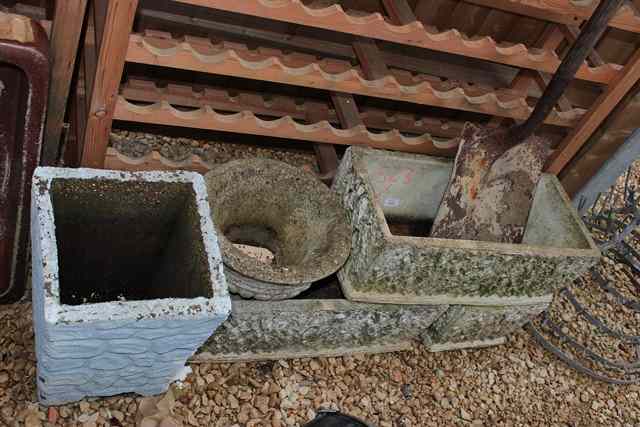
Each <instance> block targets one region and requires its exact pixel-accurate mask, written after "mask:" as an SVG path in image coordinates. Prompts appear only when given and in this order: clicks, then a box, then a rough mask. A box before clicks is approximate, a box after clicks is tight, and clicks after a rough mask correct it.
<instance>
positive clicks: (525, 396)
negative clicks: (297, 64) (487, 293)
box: [0, 131, 640, 427]
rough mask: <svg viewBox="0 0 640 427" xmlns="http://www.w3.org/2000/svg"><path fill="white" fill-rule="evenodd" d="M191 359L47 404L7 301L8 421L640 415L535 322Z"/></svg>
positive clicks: (215, 149)
mask: <svg viewBox="0 0 640 427" xmlns="http://www.w3.org/2000/svg"><path fill="white" fill-rule="evenodd" d="M111 142H112V145H113V146H114V147H115V148H116V149H118V150H119V151H121V152H123V153H125V154H127V155H130V156H132V157H139V156H142V155H144V154H146V153H147V152H149V151H150V150H158V151H160V152H161V153H163V154H164V155H165V156H167V157H170V158H172V159H174V160H180V159H181V158H184V157H186V156H187V155H190V154H191V153H194V154H197V155H200V156H201V157H203V158H205V159H206V160H207V161H209V162H211V163H212V164H215V163H223V162H226V161H229V160H232V159H235V158H245V157H255V156H258V157H268V158H274V159H277V160H282V161H286V162H287V163H290V164H293V165H296V166H305V165H306V166H308V165H310V164H315V160H314V158H313V155H312V154H310V153H309V152H304V151H299V152H298V151H296V150H288V149H282V150H278V149H275V150H274V149H270V148H261V147H256V146H253V147H248V146H246V145H243V144H234V143H226V142H225V143H217V142H211V141H204V140H194V139H187V138H169V137H164V136H155V135H152V134H143V133H135V132H126V131H118V132H114V133H113V134H112V139H111ZM637 179H638V176H637V174H636V175H634V180H635V182H637ZM633 244H634V245H638V246H639V247H640V244H638V242H633ZM624 269H627V270H628V268H627V267H626V266H623V265H622V264H616V263H614V262H613V261H611V260H608V259H605V261H604V262H603V264H602V271H603V273H604V274H605V275H606V277H608V278H611V280H612V281H613V283H616V285H617V289H618V290H619V291H620V292H622V293H623V294H624V295H626V296H627V297H629V298H638V295H637V293H638V292H637V288H636V287H635V286H634V285H633V283H631V281H630V280H629V278H628V277H627V275H625V274H624V271H623V270H624ZM572 289H573V291H574V293H575V294H576V297H577V298H579V299H580V301H581V303H583V304H584V305H585V306H588V308H589V309H590V310H594V312H595V313H596V314H598V315H601V316H602V317H603V319H604V320H606V322H607V324H609V325H610V326H611V327H614V328H616V329H617V330H620V331H622V332H624V333H627V334H637V331H638V326H639V325H640V317H638V314H637V313H635V312H633V311H631V310H628V309H620V307H619V305H616V304H615V301H611V299H610V298H609V297H608V296H607V295H606V294H605V293H603V292H602V291H600V290H599V288H598V287H597V286H596V285H595V284H594V283H593V282H592V281H590V280H583V281H580V282H578V283H576V284H575V285H573V286H572ZM550 316H551V317H552V318H553V319H554V320H557V321H558V323H561V324H562V325H563V327H565V328H566V332H570V333H571V334H572V335H574V336H576V337H577V338H578V339H579V340H580V341H581V342H583V343H585V344H587V345H589V346H590V347H592V348H593V349H594V350H597V351H598V353H602V354H606V355H608V356H609V357H610V358H614V359H619V360H626V361H630V360H632V359H633V356H634V354H633V352H632V351H631V350H630V349H629V348H627V347H625V346H624V345H622V346H621V345H620V342H619V341H616V340H611V339H610V338H609V337H606V336H604V335H603V334H600V333H598V331H595V330H594V329H593V328H592V327H591V326H590V325H589V324H588V323H586V322H584V321H583V320H582V317H581V316H580V315H579V314H578V313H576V312H575V310H573V309H572V307H571V305H570V304H569V303H568V302H567V301H566V299H565V298H562V297H560V296H558V297H557V298H556V299H555V301H554V303H553V306H552V308H551V310H550ZM191 368H192V370H193V372H192V374H190V375H189V376H188V377H187V378H186V380H185V381H184V382H183V383H181V384H176V385H173V386H172V388H171V389H170V391H169V392H167V393H166V394H165V395H163V396H158V397H156V398H141V397H137V396H133V395H131V396H117V397H112V398H105V399H87V400H83V401H81V402H78V403H75V404H70V405H63V406H57V407H51V408H44V407H41V406H39V405H38V404H37V403H36V390H35V354H34V344H33V330H32V321H31V306H30V304H28V303H18V304H13V305H7V306H0V425H8V426H22V425H26V426H29V427H35V426H51V425H59V426H86V427H90V426H133V425H142V426H145V427H154V426H162V427H171V426H222V427H227V426H254V427H256V426H267V427H272V426H273V427H277V426H297V425H302V424H304V423H305V422H307V421H309V420H310V419H312V418H313V417H314V416H315V411H317V410H318V409H320V408H332V409H339V410H342V411H344V412H346V413H350V414H352V415H355V416H359V417H361V418H363V419H366V420H367V421H369V422H371V423H372V424H373V425H376V426H380V427H384V426H387V427H391V426H393V427H409V426H449V425H452V426H456V425H459V426H494V425H499V426H502V425H504V426H519V425H521V426H524V425H542V426H547V425H554V426H556V425H557V426H595V425H602V426H638V425H640V403H639V399H638V397H639V393H640V385H627V386H613V385H608V384H605V383H602V382H597V381H594V380H592V379H590V378H589V377H586V376H584V375H582V374H579V373H577V372H576V371H574V370H572V369H571V368H569V367H568V366H567V365H565V364H564V363H562V362H561V361H559V360H558V359H557V358H556V357H555V356H553V355H551V354H550V353H548V352H546V351H545V350H543V349H542V348H541V347H540V346H539V345H538V344H537V343H536V342H535V341H534V340H533V339H532V338H531V337H530V336H529V334H528V333H527V332H525V331H519V332H518V333H516V334H514V335H513V336H511V337H510V338H509V339H508V342H507V344H505V345H503V346H500V347H494V348H488V349H481V350H473V351H464V350H463V351H456V352H446V353H429V352H427V351H425V350H424V349H423V348H421V347H416V348H415V349H414V350H413V351H409V352H399V353H391V354H383V355H370V356H353V357H336V358H317V359H300V360H287V361H279V362H262V363H235V364H192V365H191Z"/></svg>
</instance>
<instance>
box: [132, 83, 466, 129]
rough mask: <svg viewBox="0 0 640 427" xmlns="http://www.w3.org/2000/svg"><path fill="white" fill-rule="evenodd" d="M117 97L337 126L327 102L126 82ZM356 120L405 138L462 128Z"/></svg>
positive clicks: (428, 121)
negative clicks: (312, 118)
mask: <svg viewBox="0 0 640 427" xmlns="http://www.w3.org/2000/svg"><path fill="white" fill-rule="evenodd" d="M120 94H121V95H122V96H123V97H124V98H125V99H127V100H129V101H134V102H137V101H140V102H159V101H161V100H165V101H167V102H168V103H169V104H172V105H175V106H184V107H202V106H203V105H206V104H209V105H210V106H211V107H212V108H213V109H215V110H219V111H232V112H238V111H244V110H250V111H252V112H253V113H254V114H258V115H265V116H268V117H280V116H286V115H289V116H291V117H292V118H294V119H298V120H307V119H308V118H309V117H314V118H317V119H318V120H327V121H329V122H331V123H339V119H338V115H337V114H336V111H335V109H334V107H333V104H331V103H330V102H323V101H321V100H318V99H311V98H301V97H292V96H286V95H279V94H275V95H274V94H269V95H267V94H265V93H262V92H251V91H246V90H235V89H230V88H222V87H211V86H207V87H204V88H203V87H198V88H197V89H194V88H193V87H191V86H187V85H181V84H173V83H170V84H168V85H167V86H158V85H157V84H156V83H155V82H153V81H149V80H141V79H137V78H129V80H128V81H127V82H126V83H125V84H124V85H123V86H122V87H121V89H120ZM358 110H359V113H360V119H361V120H362V122H363V123H364V125H365V126H366V127H368V128H371V129H381V130H388V129H398V130H399V131H400V132H403V133H409V134H424V133H430V134H433V135H436V136H438V137H442V138H454V137H457V136H458V135H459V134H460V132H461V131H462V127H463V126H464V123H465V122H463V121H456V120H448V119H440V118H436V117H427V116H421V115H416V114H412V113H407V112H402V111H397V110H386V109H381V108H375V107H368V106H359V108H358Z"/></svg>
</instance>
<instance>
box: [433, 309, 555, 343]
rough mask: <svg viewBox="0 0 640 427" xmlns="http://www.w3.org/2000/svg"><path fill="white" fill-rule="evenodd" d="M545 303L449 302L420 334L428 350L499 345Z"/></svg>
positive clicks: (538, 312) (538, 311)
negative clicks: (468, 303)
mask: <svg viewBox="0 0 640 427" xmlns="http://www.w3.org/2000/svg"><path fill="white" fill-rule="evenodd" d="M548 306H549V303H546V302H543V303H538V304H526V305H504V306H473V305H451V306H449V308H448V309H447V311H446V312H445V313H444V314H443V315H442V316H440V317H439V318H438V319H437V320H436V321H435V322H434V323H433V324H432V325H431V326H430V327H429V330H428V331H427V333H426V334H425V335H424V339H423V343H424V344H425V345H426V346H427V348H428V349H429V350H430V351H446V350H458V349H463V348H475V347H488V346H492V345H498V344H502V343H504V342H505V341H506V336H508V335H509V334H511V333H512V332H514V331H516V330H517V329H520V328H521V327H522V326H523V325H524V324H525V323H527V322H528V321H529V320H532V319H533V318H534V317H535V316H537V315H538V314H540V313H542V312H543V311H544V310H546V309H547V307H548Z"/></svg>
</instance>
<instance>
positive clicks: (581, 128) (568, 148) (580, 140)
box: [547, 49, 640, 175]
mask: <svg viewBox="0 0 640 427" xmlns="http://www.w3.org/2000/svg"><path fill="white" fill-rule="evenodd" d="M638 79H640V49H637V50H636V52H635V53H634V54H633V56H632V57H631V59H629V62H627V65H625V67H624V68H623V69H622V72H621V73H620V75H619V76H618V78H616V79H615V80H614V82H612V83H611V84H610V85H609V86H608V87H607V90H605V91H604V92H603V93H602V95H600V96H599V97H598V99H597V100H596V102H595V103H594V105H593V107H591V108H590V109H589V111H587V113H586V114H585V115H584V116H583V117H582V119H581V120H580V123H578V125H577V126H576V127H575V128H573V130H572V131H571V133H569V135H567V136H566V138H565V139H564V140H563V141H562V142H561V143H560V145H559V146H558V148H557V149H556V151H555V153H554V155H553V157H552V159H551V161H550V162H549V165H548V167H547V172H549V173H553V174H556V175H557V174H559V173H560V172H561V171H562V169H563V168H564V167H565V166H566V165H567V163H569V161H570V160H571V159H572V158H573V156H574V155H575V154H576V153H577V152H578V150H580V148H581V147H582V146H583V145H584V144H585V143H586V142H587V140H588V139H589V137H591V135H592V134H593V132H594V131H595V130H596V129H597V128H598V126H600V124H601V123H602V122H603V120H604V119H606V118H607V116H608V115H609V113H611V111H612V110H613V108H614V107H615V106H616V105H617V104H618V102H620V100H621V99H622V97H624V95H625V94H626V93H627V92H628V91H629V89H631V87H632V86H633V85H634V84H635V83H636V82H637V81H638Z"/></svg>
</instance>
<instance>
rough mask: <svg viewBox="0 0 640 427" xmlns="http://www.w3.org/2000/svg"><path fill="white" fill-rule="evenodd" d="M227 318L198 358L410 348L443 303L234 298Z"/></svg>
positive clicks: (223, 359)
mask: <svg viewBox="0 0 640 427" xmlns="http://www.w3.org/2000/svg"><path fill="white" fill-rule="evenodd" d="M232 305H233V310H232V313H231V316H230V317H229V319H228V320H227V321H226V322H225V323H223V324H222V326H221V327H220V328H218V330H217V331H216V332H215V333H214V334H213V335H212V336H211V338H210V339H209V340H207V342H206V344H205V345H204V346H202V348H201V351H200V352H199V353H198V354H197V355H196V356H195V360H197V361H213V362H230V361H251V360H278V359H287V358H299V357H329V356H341V355H346V354H357V353H384V352H390V351H400V350H409V349H411V348H412V347H413V345H414V343H416V342H421V341H422V340H423V339H426V340H427V342H430V341H429V337H427V336H425V334H426V333H427V331H428V328H429V326H430V325H431V324H432V323H433V322H434V321H435V320H436V319H437V318H438V317H439V316H441V315H442V314H443V313H444V312H445V310H446V309H447V306H446V305H441V306H433V305H397V304H363V303H353V302H350V301H347V300H344V299H334V298H329V299H317V298H311V299H290V300H284V301H250V300H234V301H233V303H232Z"/></svg>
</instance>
